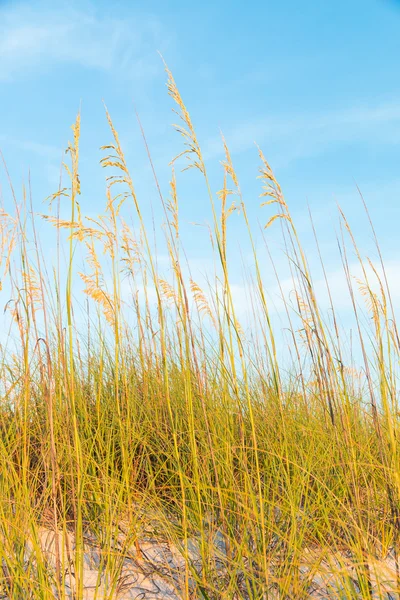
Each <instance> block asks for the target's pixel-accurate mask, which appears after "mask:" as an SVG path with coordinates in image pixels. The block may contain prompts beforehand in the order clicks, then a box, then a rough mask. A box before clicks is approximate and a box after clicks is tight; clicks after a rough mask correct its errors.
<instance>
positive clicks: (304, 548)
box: [0, 71, 400, 600]
mask: <svg viewBox="0 0 400 600" xmlns="http://www.w3.org/2000/svg"><path fill="white" fill-rule="evenodd" d="M167 74H168V78H169V79H168V91H169V93H170V95H171V97H172V99H173V100H174V102H175V106H176V111H177V116H178V119H179V125H178V126H176V129H177V131H178V132H179V134H180V135H181V136H182V137H183V142H184V144H185V146H184V150H183V155H184V158H185V157H186V159H188V163H187V167H188V168H189V169H195V170H197V171H198V172H199V173H200V175H201V177H202V178H203V180H204V184H205V190H206V192H207V193H208V195H209V200H210V203H211V209H212V215H213V223H212V227H211V229H210V232H209V235H210V242H211V246H212V248H213V249H214V256H215V263H216V271H215V275H214V279H210V285H209V289H204V286H202V285H199V283H197V282H196V281H194V280H193V279H192V277H191V276H189V277H188V276H187V269H186V268H185V260H186V259H185V253H184V249H183V248H182V243H181V236H180V221H179V200H178V192H177V182H176V178H175V172H174V171H173V173H172V179H171V189H170V194H169V198H168V199H166V198H164V196H163V194H162V191H161V186H159V185H158V182H157V179H156V183H157V186H158V190H159V194H160V203H161V207H162V209H163V210H164V213H165V227H164V228H163V232H162V235H163V236H164V243H165V244H166V247H167V249H168V253H169V259H170V274H171V277H170V279H167V278H166V277H165V276H163V275H162V273H160V272H159V270H158V268H157V261H156V260H155V256H154V252H153V247H152V243H151V241H150V236H149V234H148V232H147V229H146V224H145V219H144V217H143V213H142V209H141V205H140V202H139V199H138V197H137V195H136V191H135V187H134V182H133V180H132V178H131V175H130V173H129V169H128V165H127V163H126V159H125V155H124V152H123V149H122V147H121V144H120V140H119V137H118V134H117V131H116V129H115V127H114V125H113V122H112V120H111V117H110V115H109V114H108V112H107V115H106V116H107V119H108V123H109V126H110V132H111V139H112V142H111V143H110V144H108V145H106V146H104V147H103V151H104V158H103V159H102V161H101V164H102V166H103V167H104V169H105V171H106V173H107V185H106V205H105V207H104V209H103V212H101V213H100V214H99V216H98V217H97V218H91V219H87V218H85V217H84V216H83V213H82V212H81V208H80V203H79V196H80V179H79V139H80V117H79V116H78V118H77V120H76V123H75V124H74V126H73V141H72V142H71V143H69V145H68V157H69V163H68V165H65V171H66V173H67V176H68V178H69V184H68V186H67V187H65V188H63V187H60V189H59V190H58V191H57V192H56V193H55V194H54V195H53V196H52V197H51V198H50V204H51V210H52V212H49V214H47V215H44V218H45V219H46V220H47V222H48V227H49V228H51V227H55V228H56V236H57V249H58V250H57V255H56V257H55V262H54V264H49V262H48V261H45V260H44V258H43V253H42V248H41V245H40V242H39V239H38V236H37V234H36V224H37V218H38V217H34V216H33V210H32V205H31V203H30V200H27V198H26V195H27V194H26V193H25V192H24V196H23V198H22V200H19V199H17V198H16V196H15V194H14V191H13V188H12V185H11V182H10V194H11V195H12V197H13V198H14V201H15V210H14V213H13V214H6V213H5V212H4V211H3V212H1V213H0V250H1V252H0V260H1V261H2V262H1V264H0V268H1V274H2V281H3V280H4V289H3V292H2V293H3V295H4V294H5V293H7V294H8V296H7V298H6V300H5V302H4V304H6V307H7V311H8V313H9V318H10V323H11V324H10V333H9V335H8V337H7V339H5V341H4V343H3V345H2V346H1V355H0V381H1V384H0V385H1V402H0V413H1V415H0V416H1V418H0V464H1V465H2V469H1V473H0V480H1V485H0V496H1V502H0V562H1V571H0V597H2V598H7V599H13V600H19V599H21V600H22V599H32V600H33V599H39V598H40V599H41V600H45V599H50V598H55V597H56V598H60V599H61V598H67V597H72V596H73V597H75V598H76V599H81V598H85V597H87V598H89V597H91V598H98V599H100V598H101V599H103V598H104V599H105V598H107V599H110V600H111V599H112V598H128V597H131V598H134V597H136V598H142V597H143V598H144V597H149V598H150V597H153V598H156V597H159V598H161V597H163V596H162V594H163V593H164V592H165V594H167V593H169V595H170V597H176V598H182V599H189V598H199V599H203V600H211V599H215V600H217V599H221V598H226V599H227V600H231V599H239V598H248V599H255V600H256V599H257V600H258V599H270V598H271V599H272V598H274V599H275V598H280V599H284V598H291V599H296V600H301V599H302V598H309V597H315V598H317V597H319V598H363V599H364V598H365V599H372V598H386V599H388V598H398V597H399V593H400V574H399V566H398V552H399V527H400V522H399V506H400V505H399V501H400V462H399V444H398V436H399V419H398V414H399V412H398V394H397V381H398V373H397V365H398V362H399V353H400V341H399V336H398V331H397V326H396V321H395V316H394V310H393V306H392V302H391V297H390V292H389V288H388V285H387V281H386V275H385V268H384V262H383V260H382V259H381V263H380V265H379V268H378V267H377V266H376V265H375V264H372V263H371V262H368V260H364V259H363V257H362V256H361V253H360V252H359V251H358V249H357V245H356V241H355V239H354V237H353V235H352V232H351V229H350V227H349V225H348V223H347V221H346V218H345V215H344V214H343V213H342V212H341V213H340V214H341V222H342V229H343V230H342V239H341V240H340V247H341V255H342V260H343V269H344V273H345V276H346V278H347V281H348V285H349V295H350V298H351V299H352V301H353V306H354V319H355V323H356V328H357V329H358V341H357V344H358V348H359V351H360V353H361V355H362V357H363V364H362V365H361V370H362V372H363V375H362V377H361V378H360V376H359V372H360V371H356V369H355V366H354V364H352V363H351V361H347V360H346V355H347V354H346V348H345V340H344V339H343V336H342V334H341V330H340V328H339V326H338V322H337V318H336V313H335V310H334V306H333V304H332V315H333V318H332V320H331V325H330V326H327V325H326V321H325V318H324V314H323V313H322V311H321V308H320V306H319V303H318V299H317V297H316V294H315V290H314V288H313V283H312V281H313V280H312V274H311V272H310V268H309V264H308V260H307V256H306V255H305V252H304V251H303V249H302V246H301V243H300V240H299V237H298V234H297V231H296V227H295V223H294V222H293V220H292V217H291V214H290V210H289V207H288V205H287V203H286V201H285V199H284V196H283V192H282V190H281V188H280V186H279V184H278V182H277V181H276V179H275V176H274V174H273V172H272V170H271V168H270V166H269V165H268V163H267V161H266V159H265V157H264V155H263V154H262V152H261V150H260V152H259V157H260V178H261V182H262V186H263V190H262V195H263V197H265V202H264V204H272V206H273V207H276V209H277V211H276V213H275V214H273V215H272V217H270V218H269V219H268V218H266V227H278V226H279V225H280V226H281V231H282V239H283V243H284V247H285V249H286V253H287V256H288V264H289V266H290V268H291V270H292V274H293V286H294V288H295V298H296V303H295V306H294V307H293V306H292V307H290V306H289V305H286V310H287V321H288V327H289V331H290V340H291V352H292V355H293V364H292V368H291V371H290V376H289V375H288V374H287V370H285V369H283V368H282V366H281V364H280V362H279V358H278V356H279V352H278V349H277V347H278V345H277V338H276V330H275V328H274V326H273V322H272V319H271V312H270V308H269V306H268V300H267V297H268V296H267V293H266V289H265V283H264V281H263V276H262V269H261V267H260V260H261V259H260V255H259V254H258V253H257V250H256V243H255V241H254V238H253V234H252V231H251V227H250V224H249V218H248V214H247V210H246V205H245V203H244V201H243V198H242V195H241V190H240V186H239V182H238V178H237V175H236V172H235V169H234V166H233V164H232V159H231V156H230V153H229V149H228V146H227V144H226V142H225V140H223V141H222V143H223V144H224V148H225V160H224V161H223V163H222V172H223V173H222V175H223V185H222V188H221V189H220V190H219V191H218V192H217V194H214V193H213V191H212V190H211V185H210V183H209V179H208V176H207V169H206V165H205V162H204V159H203V155H202V152H201V148H200V145H199V142H198V139H197V137H196V133H195V129H194V126H193V124H192V122H191V119H190V115H189V113H188V111H187V109H186V107H185V105H184V103H183V101H182V98H181V96H180V94H179V91H178V89H177V87H176V84H175V82H174V80H173V78H172V75H171V73H170V72H169V71H167ZM143 135H144V134H143ZM144 141H145V142H146V140H145V138H144ZM146 146H147V144H146ZM149 159H150V161H151V156H150V154H149ZM175 160H177V159H175ZM175 160H174V161H173V163H175ZM151 165H152V163H151ZM152 166H153V165H152ZM4 169H5V173H7V170H6V166H5V165H4ZM154 175H155V172H154ZM155 177H156V175H155ZM28 192H29V190H28ZM67 202H69V205H70V218H69V219H64V220H63V219H61V218H60V213H61V208H60V207H63V206H64V205H65V203H67ZM132 209H133V218H134V220H135V224H136V227H135V233H133V230H132V229H131V227H130V226H129V225H128V224H127V220H126V218H125V215H126V214H127V213H129V211H132ZM49 211H50V209H49ZM233 213H239V215H238V218H240V219H242V223H243V235H246V236H248V239H249V243H250V245H251V248H252V250H253V259H254V261H253V269H254V273H255V277H254V282H253V283H254V285H252V286H251V290H252V296H251V300H250V301H249V302H250V305H251V306H252V307H253V315H252V318H253V329H252V331H253V333H252V334H251V335H247V334H246V335H245V333H244V332H243V326H242V325H241V324H240V322H239V318H238V315H237V310H236V307H235V302H234V298H233V293H232V285H231V279H230V273H229V270H230V269H229V267H230V265H229V264H228V263H229V261H228V250H227V247H228V240H229V223H230V219H231V218H232V215H233ZM371 225H372V224H371ZM372 231H373V230H372ZM349 244H350V246H349ZM349 247H350V248H351V251H352V252H355V253H356V256H357V257H358V260H359V263H360V265H361V271H362V273H363V277H362V279H359V280H358V281H354V279H353V278H352V276H351V273H350V271H349V262H348V258H347V256H348V252H349V250H348V248H349ZM317 248H318V246H317ZM377 248H378V252H379V246H378V245H377ZM63 249H65V251H66V254H67V258H66V270H65V271H63V267H62V264H63V262H62V250H63ZM79 249H81V250H82V251H84V252H85V255H86V261H85V267H84V268H80V269H78V268H77V266H76V264H75V256H76V254H77V253H78V252H79ZM266 251H268V249H267V250H266ZM379 256H380V254H379ZM262 260H264V257H263V258H262ZM108 273H111V277H110V276H109V275H108ZM78 274H79V275H80V278H81V280H82V281H83V284H84V289H83V291H82V294H83V296H84V298H86V300H83V299H82V298H81V297H76V293H75V288H74V285H75V283H74V282H76V281H77V279H78V277H77V276H78ZM276 275H277V281H278V285H280V282H279V274H278V273H276ZM372 279H373V280H374V281H373V280H372ZM376 282H378V286H376ZM122 283H123V284H124V287H125V289H126V286H127V285H129V286H130V289H131V296H130V300H129V302H130V305H131V309H132V310H133V313H134V316H133V317H132V310H131V311H130V312H129V311H128V312H129V314H128V312H127V310H126V302H124V298H123V294H122ZM326 284H327V289H328V292H329V297H331V294H330V290H329V279H328V278H327V279H326ZM377 287H378V291H377ZM357 288H358V289H359V290H360V291H361V293H362V294H363V296H364V298H365V300H366V308H365V310H366V311H368V312H369V314H370V316H371V317H372V321H371V322H372V330H371V331H370V332H368V333H367V334H366V333H365V329H364V328H363V327H362V326H361V315H360V308H359V306H358V304H357V302H356V299H355V294H356V290H357ZM6 290H7V292H6ZM140 294H141V295H140ZM152 297H154V299H155V302H152V300H151V298H152ZM140 298H141V299H140ZM82 305H83V306H85V307H86V311H82V310H80V308H79V307H80V306H82ZM254 332H257V335H256V334H255V333H254ZM361 380H362V383H360V381H361ZM49 536H50V537H49ZM160 553H161V554H162V556H161V554H160ZM160 556H161V558H160ZM91 557H92V558H93V557H95V558H93V560H95V567H91V566H90V565H88V561H89V562H90V560H92V558H91ZM88 578H89V579H88ZM149 578H150V579H151V578H152V579H151V585H150V587H149V586H148V587H146V586H145V584H144V581H145V580H146V579H149ZM89 580H90V581H89ZM88 582H89V583H90V585H89V583H88ZM146 585H147V584H146ZM88 586H89V587H88ZM135 586H136V587H135ZM140 586H142V587H140ZM129 594H131V595H129ZM134 594H136V595H134Z"/></svg>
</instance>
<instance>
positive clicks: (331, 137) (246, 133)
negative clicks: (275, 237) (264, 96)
mask: <svg viewBox="0 0 400 600" xmlns="http://www.w3.org/2000/svg"><path fill="white" fill-rule="evenodd" d="M224 135H225V137H226V139H227V141H228V145H229V147H230V149H231V152H232V153H240V152H243V151H246V150H248V149H250V148H251V147H253V146H254V143H255V142H257V143H258V144H263V145H264V146H265V145H266V150H267V151H268V153H269V155H271V154H273V155H274V156H275V161H274V165H275V166H276V167H280V166H287V164H289V163H290V162H292V161H293V160H296V159H299V158H309V157H312V156H315V155H317V154H319V153H320V152H322V151H324V150H325V149H327V148H329V147H330V146H332V145H335V144H343V143H354V142H365V143H374V144H376V143H381V144H382V143H383V144H396V143H399V141H400V103H398V102H396V103H395V102H392V103H391V102H384V103H380V104H376V105H375V106H365V105H361V104H360V105H355V106H351V107H348V108H343V109H334V110H328V111H326V112H320V113H312V114H301V113H299V114H278V115H270V116H268V117H259V118H254V119H252V120H251V121H248V122H245V123H241V124H238V125H233V126H232V127H231V128H229V127H228V129H227V130H225V131H224ZM203 147H204V151H205V155H206V157H207V159H212V158H216V157H218V156H220V155H221V154H222V150H223V148H222V144H221V140H220V139H219V138H218V137H213V138H211V139H209V140H208V141H206V143H205V144H204V145H203Z"/></svg>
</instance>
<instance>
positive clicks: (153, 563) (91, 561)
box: [0, 527, 400, 600]
mask: <svg viewBox="0 0 400 600" xmlns="http://www.w3.org/2000/svg"><path fill="white" fill-rule="evenodd" d="M214 541H215V543H214V546H215V565H216V568H217V569H220V570H221V573H222V572H223V569H224V567H223V558H224V544H223V539H222V536H218V534H217V535H216V537H215V540H214ZM38 542H39V543H40V546H41V548H42V551H43V552H44V554H45V556H46V559H47V560H48V564H49V568H54V566H55V534H54V532H53V531H51V530H50V529H46V528H45V527H43V528H41V529H40V530H39V533H38ZM29 545H30V544H29ZM59 547H60V550H61V555H62V562H63V565H64V573H65V581H64V587H65V595H66V597H67V598H71V599H72V598H74V600H155V599H168V600H189V599H193V600H197V599H199V600H204V596H202V595H200V593H199V592H198V591H197V592H196V591H195V586H194V585H193V582H191V584H192V585H191V588H192V590H193V592H192V593H190V595H189V597H187V596H186V595H185V592H184V589H185V587H184V573H185V561H184V559H183V556H182V553H181V552H180V551H179V550H178V549H177V548H176V547H174V546H173V545H171V544H168V543H167V542H164V543H163V542H161V543H160V541H159V540H156V539H151V538H148V539H143V540H142V541H141V542H138V543H136V544H134V545H133V546H132V547H130V548H128V549H125V550H124V552H123V553H121V552H119V554H118V557H119V562H118V561H113V562H112V564H113V565H114V567H115V568H116V569H117V570H118V572H117V573H115V572H114V574H113V573H112V572H111V573H110V572H109V571H110V569H104V561H102V555H101V551H100V549H99V545H98V544H96V542H95V540H94V539H93V538H91V537H90V536H88V537H87V538H86V539H85V547H84V549H83V552H84V560H83V563H84V569H83V573H82V580H83V592H82V593H79V592H78V590H77V587H76V579H75V576H74V568H73V564H72V561H73V556H74V552H75V544H74V539H73V535H72V534H67V535H66V536H62V535H61V534H60V546H59ZM28 552H29V550H28ZM189 555H190V560H191V563H192V565H193V567H194V568H195V569H200V564H201V561H200V552H199V548H198V545H197V543H196V541H195V540H191V541H190V544H189ZM70 561H71V562H70ZM102 562H103V565H102ZM307 564H309V565H312V564H314V565H315V550H314V551H313V552H309V553H307V552H306V553H305V556H304V566H302V567H301V571H302V573H303V574H304V576H306V575H307V573H309V572H310V567H308V566H307ZM68 565H70V566H69V567H68ZM218 565H219V566H218ZM369 566H370V572H371V575H372V584H373V589H374V598H376V599H380V598H383V599H385V600H400V594H398V593H397V592H396V591H395V581H396V569H395V563H394V560H393V558H391V557H388V558H386V559H385V560H384V561H383V560H382V561H376V562H372V561H370V563H369ZM339 569H342V570H343V573H344V572H346V573H348V574H351V575H354V580H355V581H356V578H355V573H354V569H353V570H352V567H351V565H350V563H349V561H346V559H345V557H343V556H340V557H338V556H336V557H335V556H334V555H330V556H325V557H324V559H323V560H321V561H320V565H319V568H318V570H316V571H313V572H312V575H311V577H309V580H310V586H309V592H308V597H309V598H310V599H313V598H315V599H317V598H318V599H320V600H322V599H324V600H333V599H337V600H339V599H340V600H355V598H362V596H361V595H359V594H358V595H357V594H355V595H354V594H353V595H352V596H349V595H347V596H346V595H345V594H344V593H343V592H341V591H340V586H338V583H337V579H336V580H334V577H333V575H332V572H335V573H336V574H337V572H338V570H339ZM107 572H108V574H107ZM104 573H106V574H104ZM4 575H6V573H5V572H4V569H3V576H4ZM0 597H1V598H4V599H7V600H23V599H22V598H18V599H16V598H11V597H10V596H9V595H7V594H5V595H3V596H1V594H0ZM281 597H282V596H280V595H279V594H278V593H276V594H274V593H272V594H268V600H273V599H274V598H276V599H278V598H281ZM54 598H57V595H56V593H55V595H54ZM216 598H217V595H213V597H212V600H214V599H216ZM221 598H224V599H225V600H239V599H240V600H241V599H246V598H248V599H249V600H250V598H251V597H250V596H249V595H248V594H246V593H245V592H244V593H243V595H240V597H239V596H237V597H236V598H228V596H226V595H224V594H223V592H222V590H221ZM210 600H211V598H210ZM251 600H259V599H258V598H257V599H255V598H254V599H253V598H252V599H251ZM260 600H261V599H260ZM293 600H296V598H294V597H293Z"/></svg>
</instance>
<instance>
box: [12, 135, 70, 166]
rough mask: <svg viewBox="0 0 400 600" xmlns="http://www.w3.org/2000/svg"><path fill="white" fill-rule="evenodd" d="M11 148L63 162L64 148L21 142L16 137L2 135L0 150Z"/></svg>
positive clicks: (27, 141)
mask: <svg viewBox="0 0 400 600" xmlns="http://www.w3.org/2000/svg"><path fill="white" fill-rule="evenodd" d="M3 145H4V147H8V146H11V147H13V148H15V149H16V150H21V151H22V152H27V153H28V154H36V155H37V156H40V157H44V158H47V159H49V160H58V161H60V160H61V157H62V150H63V149H62V148H57V147H56V146H51V145H49V144H42V143H40V142H32V141H29V140H20V139H18V138H15V137H10V136H8V135H0V148H1V147H2V146H3Z"/></svg>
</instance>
